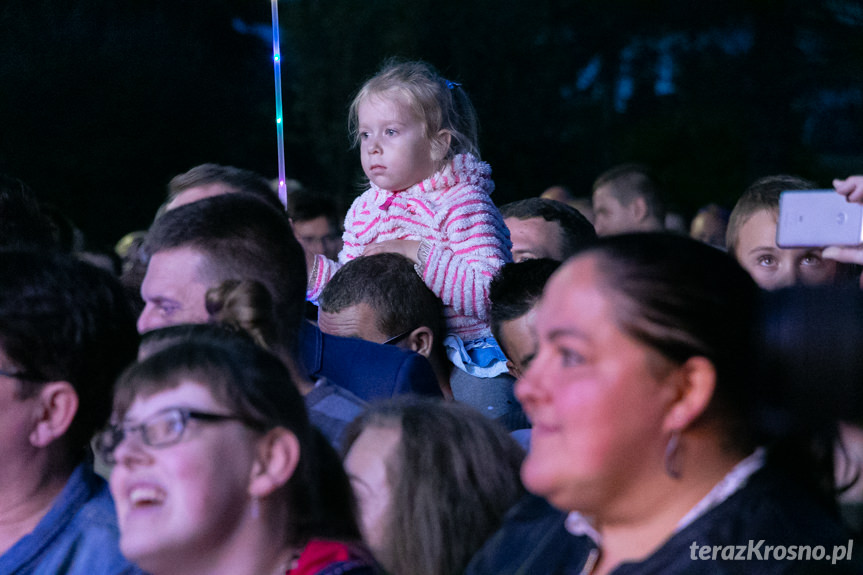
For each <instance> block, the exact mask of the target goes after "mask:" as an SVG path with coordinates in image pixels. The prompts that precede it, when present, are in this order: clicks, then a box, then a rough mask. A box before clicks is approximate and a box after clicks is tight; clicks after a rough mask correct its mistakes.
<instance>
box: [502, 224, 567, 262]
mask: <svg viewBox="0 0 863 575" xmlns="http://www.w3.org/2000/svg"><path fill="white" fill-rule="evenodd" d="M504 223H505V224H506V227H507V228H509V236H510V239H511V240H512V261H514V262H523V261H524V260H533V259H538V258H550V259H553V260H557V261H563V248H562V246H561V245H560V244H561V241H560V235H561V234H560V226H559V225H558V224H557V222H549V221H547V220H546V219H545V218H527V219H524V220H520V219H518V218H506V219H504Z"/></svg>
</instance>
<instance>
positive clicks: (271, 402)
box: [114, 324, 360, 546]
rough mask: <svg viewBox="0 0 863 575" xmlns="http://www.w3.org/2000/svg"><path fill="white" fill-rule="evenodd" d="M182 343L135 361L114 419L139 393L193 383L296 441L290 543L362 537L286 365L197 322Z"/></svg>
mask: <svg viewBox="0 0 863 575" xmlns="http://www.w3.org/2000/svg"><path fill="white" fill-rule="evenodd" d="M183 337H184V338H185V339H186V340H185V341H180V342H179V343H176V344H175V345H169V346H168V347H166V348H164V349H162V350H159V351H156V352H155V353H153V354H152V355H150V356H149V357H147V358H146V359H144V360H143V361H141V362H139V363H137V364H133V365H132V366H131V367H130V368H129V369H128V370H126V372H125V373H124V374H123V375H122V376H121V377H120V379H119V381H118V382H117V388H116V394H115V400H114V418H115V419H122V417H123V416H124V414H125V413H126V411H127V410H128V408H129V406H130V405H131V404H132V402H133V401H134V400H135V398H137V397H148V396H152V395H153V394H156V393H159V392H161V391H164V390H166V389H173V388H176V387H179V386H180V385H181V384H182V383H183V382H185V381H189V380H192V381H194V382H196V383H199V384H201V385H204V386H205V387H207V388H208V389H209V391H210V393H211V394H212V395H213V398H214V399H215V400H216V401H218V402H219V403H220V404H222V405H224V406H225V407H226V408H228V409H230V410H231V412H232V413H236V414H237V415H239V416H241V417H243V418H245V419H248V420H251V421H255V422H257V423H259V424H260V425H261V426H262V427H263V428H264V429H273V428H276V427H282V428H284V429H287V430H288V431H290V432H291V433H292V434H294V435H295V436H296V438H297V440H298V442H299V445H300V460H299V463H298V464H297V469H296V470H295V471H294V474H293V476H292V477H291V478H290V479H289V480H288V482H287V484H286V485H285V486H284V488H283V489H284V493H285V504H286V506H287V508H288V512H289V513H288V515H289V517H290V522H291V524H290V525H289V526H288V529H287V532H288V541H287V542H286V543H287V544H289V545H296V546H299V545H303V544H305V542H307V541H308V540H309V539H311V538H330V539H341V540H346V541H359V540H360V533H359V528H358V525H357V521H356V503H355V500H354V496H353V493H352V491H351V486H350V482H349V480H348V478H347V475H346V474H345V472H344V470H343V469H342V467H341V465H340V464H338V463H339V462H338V456H337V454H335V452H334V451H333V450H332V448H329V446H328V445H326V440H324V439H322V438H321V437H320V434H319V433H318V432H316V430H314V428H313V427H312V426H311V424H310V423H309V418H308V415H307V413H306V408H305V404H304V402H303V398H302V396H301V395H300V393H299V391H298V390H297V387H296V385H294V383H293V382H292V381H291V376H290V374H289V373H288V371H287V368H286V367H285V366H284V364H283V363H282V362H281V361H280V360H279V359H278V358H277V357H276V356H274V355H273V354H271V353H270V352H268V351H266V350H264V349H262V348H260V347H259V346H258V345H256V344H255V343H254V342H253V341H252V340H251V338H250V337H248V336H247V335H245V334H238V333H235V332H232V331H230V330H227V329H225V328H223V327H220V326H217V325H204V324H202V325H201V326H200V327H199V328H198V331H196V332H195V333H194V334H192V333H188V334H185V335H184V336H183Z"/></svg>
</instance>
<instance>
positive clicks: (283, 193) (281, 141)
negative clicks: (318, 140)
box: [270, 0, 288, 209]
mask: <svg viewBox="0 0 863 575" xmlns="http://www.w3.org/2000/svg"><path fill="white" fill-rule="evenodd" d="M270 3H271V6H272V11H273V70H274V72H275V76H276V141H277V145H278V148H279V200H281V202H282V205H283V206H285V209H287V207H288V188H287V186H286V185H285V126H284V122H283V121H282V55H281V51H280V50H279V2H278V0H271V1H270Z"/></svg>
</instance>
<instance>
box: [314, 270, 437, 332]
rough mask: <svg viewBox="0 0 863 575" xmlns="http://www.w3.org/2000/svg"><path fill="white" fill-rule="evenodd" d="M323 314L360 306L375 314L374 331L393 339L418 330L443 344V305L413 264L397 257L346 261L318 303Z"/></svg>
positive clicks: (325, 288)
mask: <svg viewBox="0 0 863 575" xmlns="http://www.w3.org/2000/svg"><path fill="white" fill-rule="evenodd" d="M318 303H319V304H320V306H321V310H322V311H324V312H326V313H338V312H340V311H342V310H343V309H345V308H347V307H351V306H354V305H357V304H360V303H365V304H367V305H369V306H371V308H372V309H374V310H375V312H377V316H378V322H377V326H376V327H377V329H378V330H379V331H380V332H381V333H383V334H386V335H388V336H394V335H398V334H401V333H404V332H406V331H409V330H414V329H416V328H418V327H420V326H427V327H429V328H431V330H432V334H433V335H434V338H435V341H436V342H443V335H444V333H445V323H444V322H445V320H444V314H443V304H442V303H441V301H440V299H438V297H437V296H436V295H435V294H434V292H432V291H431V290H430V289H429V288H428V286H426V285H425V283H424V282H423V281H422V279H421V278H420V277H419V276H418V275H417V273H416V270H414V265H413V263H412V262H411V261H410V260H409V259H407V258H406V257H404V256H402V255H400V254H393V253H383V254H375V255H373V256H364V257H361V258H357V259H355V260H351V261H349V262H348V263H347V264H345V265H344V266H343V267H342V268H341V269H339V271H337V272H336V273H335V274H334V275H333V277H332V279H330V281H329V282H328V283H327V285H326V286H325V287H324V291H323V292H322V293H321V297H320V300H319V302H318Z"/></svg>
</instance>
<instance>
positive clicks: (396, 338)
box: [381, 327, 416, 345]
mask: <svg viewBox="0 0 863 575" xmlns="http://www.w3.org/2000/svg"><path fill="white" fill-rule="evenodd" d="M415 329H416V328H415V327H412V328H410V329H409V330H407V331H403V332H401V333H400V334H398V335H394V336H392V337H391V338H389V339H388V340H386V341H384V342H381V345H395V344H397V343H398V342H400V341H401V340H403V339H404V338H406V337H407V336H409V335H410V334H411V333H412V332H413V330H415Z"/></svg>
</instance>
